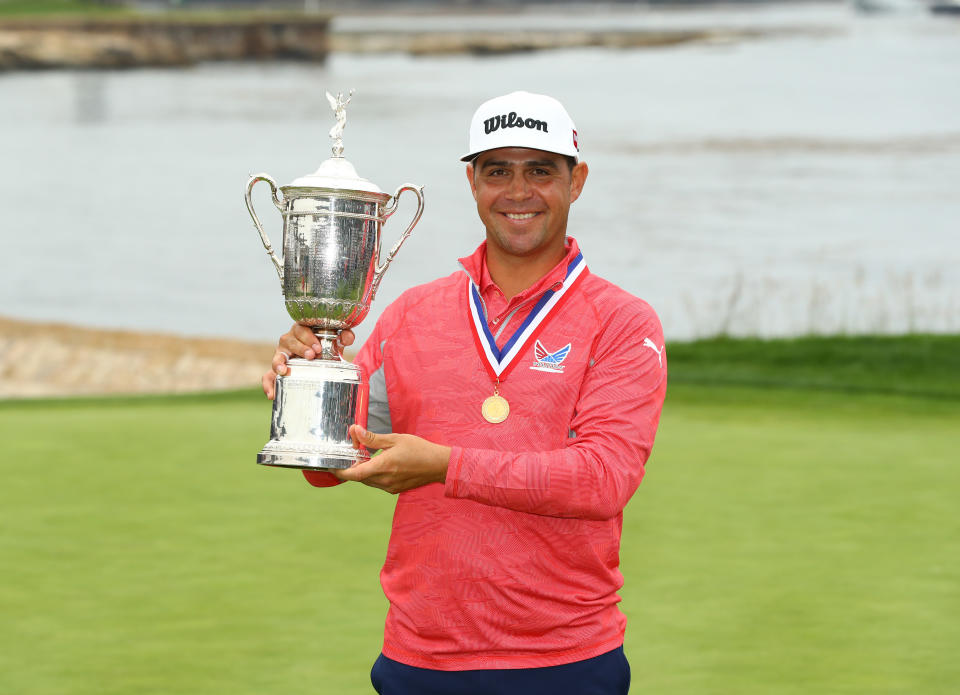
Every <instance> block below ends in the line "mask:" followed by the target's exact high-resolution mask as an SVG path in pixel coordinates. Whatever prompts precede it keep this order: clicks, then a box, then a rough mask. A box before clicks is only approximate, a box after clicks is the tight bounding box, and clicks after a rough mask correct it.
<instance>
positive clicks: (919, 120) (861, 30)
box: [0, 0, 960, 695]
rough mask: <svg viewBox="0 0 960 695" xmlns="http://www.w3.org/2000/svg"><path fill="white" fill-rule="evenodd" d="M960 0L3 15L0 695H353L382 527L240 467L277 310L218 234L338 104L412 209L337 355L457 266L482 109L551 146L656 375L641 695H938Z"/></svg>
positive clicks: (944, 624)
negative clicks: (528, 116) (527, 111)
mask: <svg viewBox="0 0 960 695" xmlns="http://www.w3.org/2000/svg"><path fill="white" fill-rule="evenodd" d="M955 3H956V0H855V2H850V3H844V2H823V3H821V2H740V3H736V2H734V3H711V2H686V1H670V0H661V1H653V2H642V3H641V2H597V3H584V2H580V3H574V2H570V3H568V2H550V1H548V0H543V1H542V2H506V1H505V0H504V1H501V2H494V1H486V2H485V1H483V0H460V1H449V2H443V1H440V0H436V1H434V2H413V1H411V0H405V1H404V2H384V1H382V2H325V1H323V0H306V1H305V2H254V1H250V2H238V1H233V2H212V1H207V2H194V1H191V0H180V1H179V2H163V1H161V0H156V1H155V2H119V1H118V2H106V1H102V2H94V1H93V0H90V1H86V2H84V1H81V0H33V1H29V2H28V1H26V0H22V1H21V0H0V233H2V240H3V242H4V244H3V245H4V253H2V254H0V441H2V442H3V449H2V451H0V473H2V476H3V478H2V481H3V482H2V483H0V529H2V530H0V567H2V568H3V578H2V579H0V616H2V617H3V619H2V620H0V693H16V694H18V695H19V694H27V693H29V694H32V693H37V694H41V693H42V694H44V695H45V694H47V693H58V694H61V693H67V694H71V695H73V694H80V693H83V694H87V693H89V694H90V695H93V694H96V695H105V694H107V695H109V694H111V693H116V694H117V695H130V694H131V693H157V694H161V693H162V694H164V695H166V694H169V693H178V694H188V693H198V694H199V693H203V694H204V695H209V694H210V693H231V695H237V694H238V693H250V694H251V695H253V694H256V695H261V694H262V693H267V692H276V693H279V692H317V693H335V694H337V695H341V694H344V693H369V692H371V691H370V687H369V682H368V680H367V671H368V669H369V667H370V664H371V663H372V661H373V659H374V658H375V656H376V653H377V652H378V650H379V647H380V639H381V636H382V627H383V615H384V611H385V609H386V606H385V601H384V599H383V597H382V594H381V593H380V590H379V587H378V586H377V572H378V570H379V568H380V565H381V563H382V560H383V553H384V549H385V545H386V539H387V536H388V533H389V526H390V517H391V513H392V506H393V499H392V498H390V497H389V496H387V495H383V494H382V493H380V492H379V491H377V490H371V489H368V488H364V487H362V486H358V485H357V486H349V485H344V486H340V487H338V488H335V489H331V490H314V489H312V488H310V487H309V486H307V485H306V484H305V483H303V481H302V480H300V476H299V475H297V474H296V473H295V472H292V471H282V470H276V469H267V468H265V467H260V466H255V465H254V457H255V454H256V452H257V451H258V450H259V449H260V447H261V446H262V445H263V443H264V442H265V441H266V438H267V436H268V427H269V412H270V406H269V404H268V403H267V402H266V401H265V400H264V399H263V397H262V394H260V393H259V386H258V384H259V379H260V374H261V373H262V372H263V371H264V369H265V368H266V365H267V364H268V362H269V359H270V356H271V355H272V352H273V347H272V345H273V344H274V343H275V341H276V338H277V336H278V335H279V334H280V333H281V332H283V331H284V330H286V328H287V327H288V326H289V324H290V319H289V318H288V317H287V315H286V312H285V310H284V307H283V299H282V295H281V292H280V286H279V283H278V280H277V276H276V273H275V271H274V269H273V267H272V265H271V263H270V262H269V260H268V259H267V257H266V254H265V253H264V250H263V248H262V246H261V243H260V239H259V237H258V235H257V233H256V231H255V229H254V226H253V224H252V222H251V220H250V218H249V216H248V214H247V211H246V208H245V205H244V202H243V192H244V187H245V185H246V182H247V179H248V177H249V176H250V175H251V174H254V173H259V172H266V173H268V174H270V175H272V176H273V177H274V178H275V179H276V180H277V181H278V182H279V183H280V184H281V185H282V184H286V183H290V182H292V181H293V179H295V178H297V177H299V176H302V175H304V174H307V173H310V172H313V171H314V170H316V169H317V167H318V166H319V165H320V163H321V162H322V161H323V160H324V159H326V158H327V157H329V156H330V142H329V138H328V136H327V133H328V131H329V129H330V127H331V126H332V125H333V123H334V120H333V114H332V112H331V111H330V107H329V105H328V104H327V100H326V97H325V96H324V93H325V92H326V91H330V92H334V93H336V92H339V91H342V92H344V93H346V92H347V91H349V90H351V89H353V90H355V93H354V95H353V98H352V101H351V102H350V105H349V107H348V110H347V125H346V129H345V132H344V147H345V151H344V155H345V156H346V157H347V159H349V160H350V161H351V162H352V163H353V164H354V165H355V166H356V168H357V170H358V172H359V174H360V175H361V176H363V177H365V178H367V179H370V180H371V181H373V182H374V183H376V184H377V185H379V186H380V188H381V189H383V190H384V191H387V192H393V191H394V190H396V188H397V187H399V186H400V185H401V184H403V183H406V182H411V183H415V184H419V185H422V186H424V188H425V198H426V209H425V213H424V216H423V218H422V220H421V221H420V223H419V225H418V226H417V227H416V229H415V230H414V231H413V234H412V236H411V237H410V239H409V240H408V241H407V242H406V244H405V246H404V247H403V248H402V249H401V251H400V253H399V254H398V256H397V258H396V260H395V261H394V263H393V264H392V265H391V267H390V269H389V270H388V272H387V274H386V277H385V280H384V282H383V284H382V285H381V288H380V292H379V295H378V296H377V298H376V300H375V302H374V305H373V309H372V311H371V313H370V315H369V316H368V318H367V319H366V320H365V322H364V323H363V324H362V325H361V326H360V327H359V328H358V329H357V333H358V334H359V338H360V339H361V340H362V339H363V338H365V337H366V335H368V334H369V331H370V329H371V328H372V326H373V324H374V321H375V319H376V318H377V316H378V315H379V313H380V312H381V311H382V310H383V309H384V307H386V306H387V305H388V304H389V302H390V301H391V300H393V299H394V298H395V297H397V296H398V295H399V294H400V293H401V292H402V291H403V290H404V289H406V288H407V287H409V286H411V285H413V284H416V283H421V282H426V281H428V280H431V279H433V278H435V277H437V276H439V275H444V274H449V273H452V272H454V271H456V270H457V264H456V259H457V258H458V257H460V256H464V255H467V254H469V253H470V252H471V251H472V250H473V249H474V248H475V247H476V246H477V244H478V243H479V242H480V241H481V240H482V238H483V230H482V228H481V225H480V223H479V220H478V219H477V217H476V213H475V209H474V207H473V201H472V198H471V196H470V194H469V189H468V186H467V182H466V181H465V180H464V178H465V177H464V165H463V164H462V163H461V162H460V161H459V156H460V155H461V154H462V153H463V152H464V150H465V149H466V147H467V127H468V123H469V119H470V117H471V115H472V113H473V111H474V109H475V108H476V107H477V105H479V103H481V102H482V101H484V100H486V99H488V98H490V97H492V96H496V95H499V94H503V93H505V92H507V91H511V90H515V89H523V90H528V91H534V92H543V93H547V94H551V95H553V96H555V97H557V98H559V99H560V100H561V101H562V102H563V103H564V104H565V105H566V106H567V108H568V110H569V111H570V113H571V114H572V116H573V118H574V120H575V121H576V123H577V126H578V131H579V136H580V137H579V140H580V146H581V151H582V156H583V159H584V160H585V161H587V162H588V163H589V165H590V177H589V181H588V182H587V186H586V188H585V191H584V194H583V196H582V197H581V198H580V199H579V200H578V201H577V202H576V204H575V205H574V207H573V211H572V215H571V221H570V227H569V232H570V233H571V234H572V235H573V236H575V237H576V238H577V239H578V241H579V243H580V245H581V247H582V249H583V251H584V255H585V258H586V260H587V262H588V264H589V266H590V268H591V270H592V271H593V272H595V273H597V274H599V275H601V276H603V277H606V278H608V279H609V280H612V281H613V282H615V283H617V284H619V285H621V286H622V287H624V288H626V289H627V290H628V291H630V292H632V293H634V294H636V295H639V296H641V297H643V298H645V299H646V300H648V301H649V302H650V303H651V304H652V305H653V306H654V307H655V308H656V310H657V311H658V313H659V314H660V317H661V319H662V322H663V325H664V330H665V334H666V338H667V353H668V354H669V365H670V366H669V369H670V387H669V390H668V396H667V403H666V406H665V409H664V413H663V418H662V421H661V427H660V432H659V434H658V438H657V444H656V448H655V450H654V454H653V456H652V458H651V460H650V462H649V464H648V469H647V476H646V479H645V480H644V483H643V485H642V486H641V487H640V490H639V491H638V493H637V495H636V497H635V498H634V500H633V501H632V502H631V503H630V505H629V506H628V507H627V509H626V511H625V515H624V536H623V537H624V542H623V548H622V553H621V566H622V570H623V573H624V576H625V580H626V583H625V587H624V589H623V591H622V597H623V604H622V606H623V610H624V611H625V613H626V614H627V615H628V617H629V621H630V622H629V625H630V627H629V628H628V633H627V642H626V649H627V654H628V656H629V658H630V660H631V663H632V664H633V669H634V671H633V673H634V691H635V692H650V693H664V694H665V693H670V694H674V695H686V694H696V695H701V694H704V693H716V694H717V695H728V694H729V693H756V695H770V694H771V693H776V694H778V695H780V694H782V695H807V694H808V693H870V694H871V695H874V694H876V693H910V694H913V693H924V694H930V693H943V694H944V695H946V694H947V693H953V692H955V690H956V685H957V683H958V682H960V666H958V664H957V661H956V658H955V654H956V650H957V648H958V647H960V621H957V619H956V617H957V616H958V615H960V593H958V591H957V586H960V516H958V515H957V514H956V509H955V508H956V500H957V494H958V492H960V467H958V466H957V462H958V461H957V451H958V450H960V435H958V432H960V429H958V427H957V422H960V407H958V406H960V272H958V268H960V233H958V229H960V195H958V192H957V183H958V181H960V116H958V114H960V80H958V79H957V72H958V66H960V16H958V12H960V6H957V5H956V4H955ZM254 199H255V203H256V205H257V209H258V211H259V214H260V217H261V219H262V220H263V221H264V225H265V227H266V228H267V231H268V233H269V234H270V236H271V237H272V239H273V243H274V246H277V245H279V243H280V238H281V218H280V215H279V214H278V213H277V212H276V211H275V209H274V208H273V206H272V205H271V204H270V201H269V196H268V188H267V186H265V185H263V184H260V185H259V187H258V188H257V189H256V190H255V195H254ZM412 214H413V206H412V204H411V202H410V201H409V200H403V201H402V204H401V208H400V210H399V212H397V214H396V215H395V216H394V217H393V218H391V219H390V220H389V221H388V223H387V224H386V225H385V228H384V237H385V239H384V241H385V244H388V245H389V244H392V243H393V241H394V240H395V239H396V238H397V237H398V236H399V235H400V233H401V231H402V230H403V228H404V227H405V226H406V223H407V220H408V219H409V218H410V216H412ZM225 389H239V390H236V391H225ZM184 391H188V392H191V394H192V395H156V394H161V393H163V394H166V393H168V392H184ZM107 394H114V395H109V396H108V395H107ZM115 394H126V395H122V396H118V395H115ZM131 394H133V395H131ZM147 394H150V395H147ZM77 396H80V397H77Z"/></svg>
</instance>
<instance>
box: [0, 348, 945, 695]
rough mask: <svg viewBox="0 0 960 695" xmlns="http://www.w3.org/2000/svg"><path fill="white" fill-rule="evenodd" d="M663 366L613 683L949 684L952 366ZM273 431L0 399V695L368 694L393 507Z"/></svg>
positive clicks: (190, 404)
mask: <svg viewBox="0 0 960 695" xmlns="http://www.w3.org/2000/svg"><path fill="white" fill-rule="evenodd" d="M956 342H957V341H956V340H954V346H955V345H956ZM685 349H688V348H686V347H678V349H677V350H676V351H675V353H671V354H672V360H673V361H672V362H671V374H672V375H673V374H675V375H677V379H676V383H675V384H672V385H671V387H670V389H669V392H668V397H667V403H666V406H665V408H664V414H663V419H662V423H661V430H660V434H659V436H658V440H657V445H656V448H655V451H654V454H653V456H652V458H651V460H650V462H649V464H648V467H647V476H646V479H645V480H644V482H643V484H642V485H641V486H640V489H639V491H638V492H637V494H636V495H635V496H634V498H633V500H632V501H631V502H630V504H629V506H628V507H627V510H626V512H625V517H624V530H623V545H622V553H621V554H622V569H623V573H624V577H625V586H624V589H623V591H622V592H621V595H622V597H623V603H622V608H623V610H624V611H625V612H626V614H627V616H628V619H629V624H628V629H627V641H626V649H627V654H628V656H629V658H630V661H631V664H632V668H633V683H634V685H633V689H632V690H633V692H637V693H644V692H649V693H658V695H664V694H667V693H669V694H686V693H697V694H699V693H717V694H721V693H722V694H728V693H758V694H761V693H762V694H764V695H768V694H780V693H783V694H786V693H791V694H792V693H797V694H800V693H804V694H806V693H814V692H821V693H914V692H916V693H925V694H928V693H944V694H945V693H948V692H954V690H955V688H956V684H957V683H958V682H960V665H958V662H957V661H956V660H955V657H954V656H953V655H954V653H955V651H956V648H957V647H958V646H960V621H958V620H957V616H958V615H960V592H958V589H957V587H958V586H960V515H958V514H957V513H956V501H957V498H958V497H957V494H958V491H960V469H958V466H957V465H956V464H957V449H958V444H960V434H958V432H960V427H958V425H957V423H958V422H960V418H958V416H960V398H957V394H956V388H955V385H956V381H957V379H956V374H952V376H949V377H947V376H945V377H944V378H943V379H937V378H934V377H933V376H930V375H929V374H928V375H927V376H925V377H923V378H921V379H919V380H918V381H917V385H916V386H915V387H909V384H907V386H904V387H903V388H900V387H898V388H896V389H890V388H887V387H886V386H884V387H883V388H878V389H871V388H870V383H872V382H871V380H870V379H869V378H867V377H863V374H862V373H863V370H859V369H858V370H855V371H856V373H857V374H856V375H854V377H852V378H851V379H852V380H851V379H848V380H846V381H845V380H844V377H843V374H842V372H843V370H842V369H839V368H838V369H837V370H834V372H833V376H832V377H831V378H829V379H827V381H828V382H829V384H828V386H829V388H826V389H825V388H821V387H823V386H824V384H823V383H813V382H811V379H810V378H809V376H810V374H812V373H813V372H804V376H803V378H802V379H797V380H793V381H791V379H790V378H789V370H783V369H782V370H779V371H776V370H774V371H776V374H777V375H778V380H779V382H780V383H778V385H777V387H776V388H774V387H772V386H771V384H770V383H769V379H766V378H765V377H764V375H765V374H767V375H768V374H769V373H772V372H769V371H765V370H768V369H772V368H770V367H769V365H767V366H766V367H765V366H763V365H760V366H757V367H756V370H759V372H756V373H752V372H750V368H744V369H743V370H739V371H738V370H733V369H729V368H728V369H725V370H720V371H723V372H724V373H726V374H732V373H736V374H737V375H738V376H737V379H735V380H733V381H734V382H736V383H726V384H720V383H718V380H717V379H714V378H711V377H710V375H709V374H707V373H706V372H707V371H709V369H707V370H706V371H704V370H705V369H706V368H704V367H703V365H704V364H708V363H709V360H702V361H698V360H697V359H695V357H696V354H698V353H697V351H696V350H695V349H692V350H691V351H689V352H688V353H687V355H686V357H684V350H685ZM711 349H714V350H718V349H719V348H717V347H716V346H714V347H713V348H711ZM757 350H759V353H758V352H757V351H753V352H752V355H753V357H751V356H749V355H747V356H746V357H744V359H743V364H747V365H750V364H754V365H755V364H757V363H756V360H755V359H754V358H755V357H756V355H757V354H763V353H764V351H766V352H768V353H776V351H777V348H776V346H774V347H771V346H770V345H767V346H765V347H764V346H759V347H757ZM748 352H749V351H748ZM943 354H944V355H947V356H946V357H944V358H943V359H944V360H946V362H944V364H946V365H947V367H948V368H949V369H951V370H952V362H950V360H952V359H953V357H952V354H953V353H952V351H944V353H943ZM729 359H731V360H734V359H735V358H734V357H730V358H729ZM736 359H739V358H736ZM824 369H826V371H827V372H829V371H830V369H829V368H828V367H825V368H824ZM801 371H803V370H801ZM866 371H867V372H869V369H866ZM823 373H824V372H822V371H821V372H817V374H821V375H822V374H823ZM751 374H752V375H751ZM757 374H759V375H760V376H759V377H758V376H757ZM784 375H786V376H784ZM908 376H909V375H908ZM904 378H907V377H904ZM951 379H952V381H951ZM728 381H730V380H729V379H728ZM814 381H816V380H814ZM844 384H846V385H848V386H850V387H851V388H845V387H844ZM887 386H888V385H887ZM268 420H269V405H268V404H267V402H266V401H264V400H263V398H262V396H259V395H257V394H255V393H253V392H249V393H238V394H220V395H206V396H194V397H158V398H129V399H81V400H64V401H29V402H16V401H7V402H4V403H0V437H2V442H3V456H2V473H3V484H2V486H0V509H2V510H3V511H2V522H3V523H2V528H3V532H2V534H0V567H2V568H3V581H2V582H0V615H2V616H3V620H2V628H0V692H4V693H18V694H32V693H58V694H71V695H72V694H87V693H89V694H90V695H93V694H97V695H109V694H114V693H115V694H118V695H119V694H123V695H130V694H133V693H157V694H159V693H164V694H169V693H176V694H177V695H188V694H193V693H197V694H200V693H204V694H205V695H209V694H216V693H230V694H231V695H236V694H242V693H250V694H251V695H252V694H258V695H260V694H262V693H287V692H299V693H310V692H313V693H333V694H337V695H342V694H349V693H370V692H372V690H371V688H370V686H369V680H368V672H369V667H370V665H371V664H372V661H373V659H374V658H375V656H376V654H377V652H378V650H379V647H380V639H381V630H382V624H383V616H384V613H385V610H386V602H385V600H384V599H383V596H382V594H381V592H380V589H379V585H378V580H377V573H378V570H379V567H380V564H381V562H382V560H383V556H384V551H385V547H386V541H387V536H388V532H389V525H390V517H391V513H392V508H393V502H394V500H393V498H392V497H391V496H389V495H387V494H384V493H382V492H380V491H378V490H374V489H370V488H366V487H363V486H360V485H355V484H351V485H343V486H340V487H338V488H333V489H323V490H320V489H314V488H311V487H310V486H309V485H307V484H306V483H305V482H304V481H303V480H302V478H301V476H300V474H299V473H297V472H296V471H288V470H278V469H268V468H263V467H259V466H256V465H254V463H253V460H254V457H255V454H256V452H257V451H258V450H259V448H260V446H261V445H262V444H263V442H264V441H265V439H266V436H267V426H268Z"/></svg>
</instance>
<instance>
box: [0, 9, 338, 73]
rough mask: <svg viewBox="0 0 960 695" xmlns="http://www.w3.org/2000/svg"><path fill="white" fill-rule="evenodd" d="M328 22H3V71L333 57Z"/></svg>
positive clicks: (0, 66) (322, 19)
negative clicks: (329, 53) (328, 55)
mask: <svg viewBox="0 0 960 695" xmlns="http://www.w3.org/2000/svg"><path fill="white" fill-rule="evenodd" d="M328 25H329V19H328V18H327V17H319V18H312V17H301V18H298V19H297V20H296V21H292V20H280V19H266V18H248V19H240V20H217V21H213V20H207V19H195V20H187V19H178V20H166V19H147V18H122V19H98V20H89V19H76V20H71V19H60V20H23V19H18V20H5V21H2V22H0V71H4V70H43V69H58V68H92V69H117V68H134V67H181V66H185V65H194V64H196V63H201V62H206V61H223V60H233V61H236V60H279V59H285V60H305V61H323V60H324V59H325V58H326V57H327V51H328V47H327V37H328Z"/></svg>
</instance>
